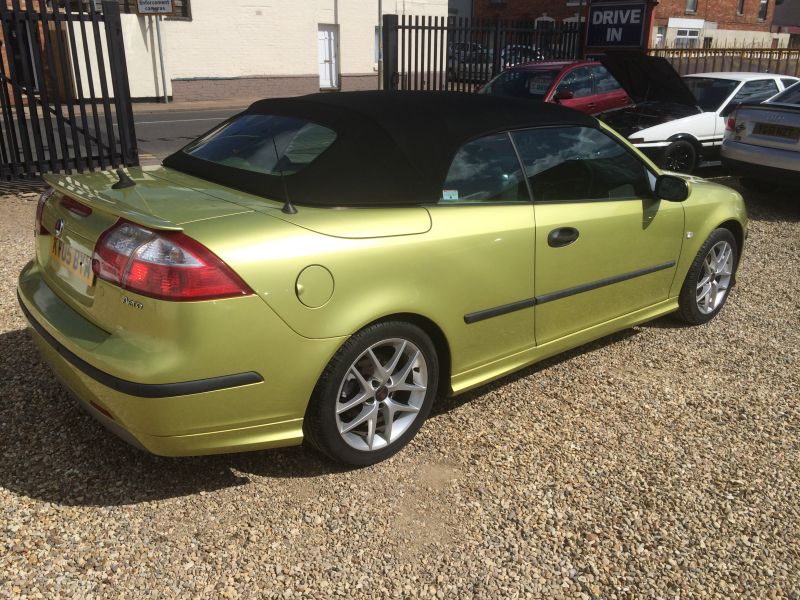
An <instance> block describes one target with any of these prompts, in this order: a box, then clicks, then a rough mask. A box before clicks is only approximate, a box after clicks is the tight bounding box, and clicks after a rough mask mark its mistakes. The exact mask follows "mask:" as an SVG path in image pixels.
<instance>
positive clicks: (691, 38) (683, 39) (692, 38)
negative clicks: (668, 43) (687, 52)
mask: <svg viewBox="0 0 800 600" xmlns="http://www.w3.org/2000/svg"><path fill="white" fill-rule="evenodd" d="M699 40H700V30H699V29H678V33H677V34H676V36H675V47H676V48H696V47H697V43H698V41H699Z"/></svg>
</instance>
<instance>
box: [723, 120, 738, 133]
mask: <svg viewBox="0 0 800 600" xmlns="http://www.w3.org/2000/svg"><path fill="white" fill-rule="evenodd" d="M725 131H736V119H735V118H734V117H728V120H727V121H725Z"/></svg>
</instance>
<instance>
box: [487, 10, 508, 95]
mask: <svg viewBox="0 0 800 600" xmlns="http://www.w3.org/2000/svg"><path fill="white" fill-rule="evenodd" d="M492 52H493V56H492V72H491V73H489V79H492V78H493V77H494V76H495V75H497V74H498V73H500V71H502V70H503V68H504V67H505V65H504V64H503V60H502V58H503V57H502V56H500V53H501V52H502V48H501V47H500V15H495V17H494V40H493V42H492ZM506 58H508V57H506Z"/></svg>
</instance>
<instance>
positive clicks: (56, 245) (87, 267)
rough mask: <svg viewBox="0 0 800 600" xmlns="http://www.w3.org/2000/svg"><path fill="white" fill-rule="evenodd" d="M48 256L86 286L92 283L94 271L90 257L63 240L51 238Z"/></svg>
mask: <svg viewBox="0 0 800 600" xmlns="http://www.w3.org/2000/svg"><path fill="white" fill-rule="evenodd" d="M50 256H51V257H52V258H53V260H54V261H56V262H57V263H58V264H59V265H61V266H62V267H64V268H65V269H66V270H67V271H68V272H69V273H70V274H72V275H74V276H75V277H77V278H78V279H80V280H81V281H83V282H84V283H85V284H86V285H88V286H90V287H91V286H93V285H94V271H92V257H91V256H89V255H88V254H84V253H83V252H81V251H80V250H76V249H75V248H73V247H72V246H70V245H69V244H68V243H67V242H65V241H64V240H60V239H58V238H55V237H54V238H53V243H52V245H51V246H50Z"/></svg>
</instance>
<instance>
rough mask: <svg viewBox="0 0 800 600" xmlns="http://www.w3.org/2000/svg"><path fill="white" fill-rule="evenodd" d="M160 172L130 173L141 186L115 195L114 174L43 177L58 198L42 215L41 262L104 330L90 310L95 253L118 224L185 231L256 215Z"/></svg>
mask: <svg viewBox="0 0 800 600" xmlns="http://www.w3.org/2000/svg"><path fill="white" fill-rule="evenodd" d="M158 170H159V169H155V170H150V171H148V170H143V169H141V168H132V169H129V170H127V173H128V175H129V177H130V178H131V179H132V180H133V181H134V182H135V183H136V185H135V186H133V187H128V188H124V189H116V190H115V189H113V187H112V186H113V185H114V184H115V183H117V181H118V180H119V178H118V177H117V175H116V174H115V173H113V172H100V173H91V174H87V175H45V177H44V178H45V180H46V181H47V183H48V184H50V186H51V187H52V188H53V189H54V190H55V192H56V193H55V194H54V195H53V196H51V197H50V199H49V200H48V202H47V203H46V205H45V207H44V210H43V212H42V227H43V228H44V229H45V230H46V233H45V234H42V235H38V237H37V243H36V253H37V260H38V261H39V263H40V264H41V265H42V268H43V270H44V274H45V276H46V278H47V280H48V284H49V285H50V286H51V287H52V288H53V290H54V291H55V292H56V293H57V294H58V296H59V297H60V298H62V299H63V300H64V301H65V302H67V303H69V304H70V306H72V308H74V309H75V310H77V311H78V312H80V313H81V314H82V315H84V316H85V317H86V318H88V319H89V320H90V321H92V322H94V323H95V324H96V325H98V326H100V327H102V326H103V325H104V324H103V323H101V322H98V320H97V315H96V314H92V311H91V308H92V305H93V304H94V301H95V295H96V292H97V286H96V281H95V279H96V278H95V277H94V274H93V272H92V254H93V253H94V249H95V245H96V243H97V240H98V239H99V238H100V236H101V235H102V234H103V232H105V231H106V230H107V229H109V228H110V227H111V226H112V225H114V224H115V223H116V222H117V221H118V220H119V219H125V220H128V221H132V222H134V223H136V224H138V225H142V226H144V227H146V228H149V229H157V230H166V231H180V230H181V229H182V228H183V227H182V226H183V225H185V224H187V223H191V222H193V221H198V220H205V219H214V218H219V217H225V216H228V215H234V214H240V213H246V212H251V211H250V210H249V209H247V208H246V207H243V206H240V205H237V204H234V203H231V202H226V201H225V200H221V199H219V198H216V197H214V196H210V195H208V194H204V193H202V192H198V191H197V190H196V189H193V188H190V187H187V186H186V185H183V184H182V183H181V182H176V181H167V180H164V179H162V178H159V177H157V176H156V175H155V174H156V173H157V172H158Z"/></svg>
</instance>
